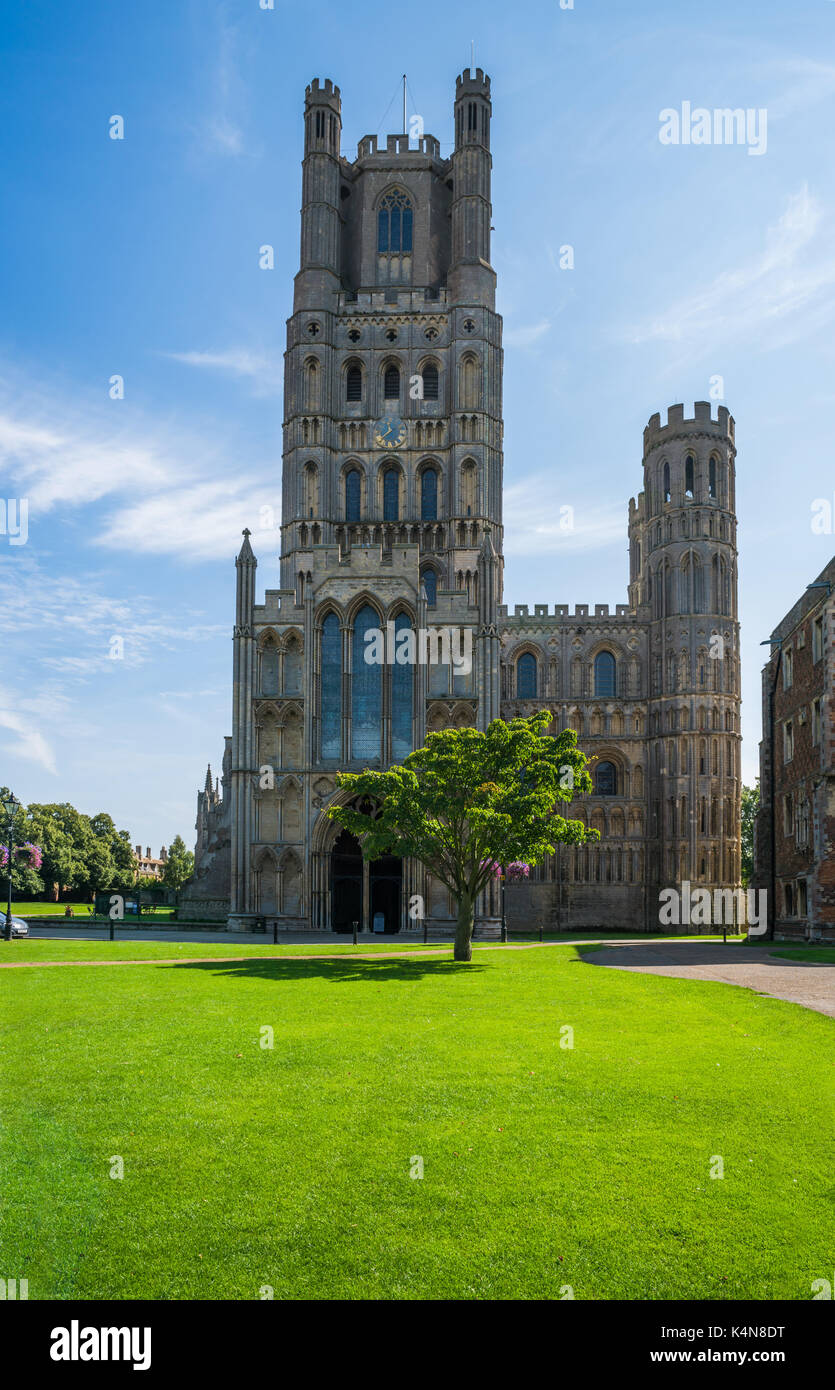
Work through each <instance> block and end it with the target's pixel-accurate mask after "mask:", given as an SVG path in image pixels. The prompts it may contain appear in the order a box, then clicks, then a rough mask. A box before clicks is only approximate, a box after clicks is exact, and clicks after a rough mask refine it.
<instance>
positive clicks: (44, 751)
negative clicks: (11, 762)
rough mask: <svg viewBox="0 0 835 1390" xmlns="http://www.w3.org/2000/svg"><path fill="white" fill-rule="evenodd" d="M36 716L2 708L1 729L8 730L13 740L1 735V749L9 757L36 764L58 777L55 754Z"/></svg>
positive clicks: (31, 712) (32, 713)
mask: <svg viewBox="0 0 835 1390" xmlns="http://www.w3.org/2000/svg"><path fill="white" fill-rule="evenodd" d="M35 721H36V715H35V714H34V712H33V711H32V710H29V712H28V713H17V712H16V711H15V710H11V709H8V708H3V707H0V729H5V730H7V731H8V732H9V733H10V734H12V735H13V736H15V737H13V738H12V739H11V740H9V739H6V738H3V737H2V735H0V747H2V748H3V751H4V753H5V754H6V755H7V756H12V757H17V758H20V759H22V760H23V761H24V762H27V763H36V764H37V765H38V766H39V767H42V768H43V769H44V770H45V771H46V772H50V773H52V774H53V775H54V776H56V775H57V772H58V769H57V767H56V766H55V754H54V752H53V750H52V748H51V746H50V745H49V743H47V740H46V738H45V737H44V735H43V734H42V733H41V731H40V729H39V728H38V727H37V724H36V722H35Z"/></svg>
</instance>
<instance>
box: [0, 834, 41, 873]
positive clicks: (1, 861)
mask: <svg viewBox="0 0 835 1390" xmlns="http://www.w3.org/2000/svg"><path fill="white" fill-rule="evenodd" d="M17 849H18V853H19V852H20V850H21V849H27V850H28V851H29V854H28V856H27V858H28V861H29V867H30V869H39V868H40V867H41V865H42V863H43V855H42V854H41V851H40V846H38V845H33V844H32V843H31V842H30V841H29V840H27V841H26V844H25V845H18V847H17ZM8 862H9V850H8V846H7V845H2V846H0V869H5V867H6V865H7V864H8Z"/></svg>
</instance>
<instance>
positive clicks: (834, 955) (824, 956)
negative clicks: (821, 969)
mask: <svg viewBox="0 0 835 1390" xmlns="http://www.w3.org/2000/svg"><path fill="white" fill-rule="evenodd" d="M771 954H772V955H774V956H785V958H786V959H787V960H805V961H808V962H809V963H810V964H815V965H835V950H833V948H832V947H831V946H829V947H826V946H793V947H792V948H791V950H790V951H780V950H772V953H771Z"/></svg>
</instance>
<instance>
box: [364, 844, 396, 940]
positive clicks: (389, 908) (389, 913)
mask: <svg viewBox="0 0 835 1390" xmlns="http://www.w3.org/2000/svg"><path fill="white" fill-rule="evenodd" d="M369 884H370V888H371V927H372V929H373V928H374V918H375V917H376V916H378V914H379V915H382V917H383V921H384V923H385V925H384V928H383V930H384V931H385V933H386V935H387V936H391V935H392V934H393V933H394V932H399V930H400V901H401V891H402V886H403V860H402V859H395V857H394V855H392V854H384V855H383V857H382V858H381V859H375V860H373V861H372V863H371V864H370V865H369Z"/></svg>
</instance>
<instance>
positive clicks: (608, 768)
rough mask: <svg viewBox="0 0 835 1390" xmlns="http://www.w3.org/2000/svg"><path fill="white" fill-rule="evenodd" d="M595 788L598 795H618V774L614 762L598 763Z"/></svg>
mask: <svg viewBox="0 0 835 1390" xmlns="http://www.w3.org/2000/svg"><path fill="white" fill-rule="evenodd" d="M594 790H595V793H596V794H597V796H616V795H617V790H618V774H617V768H616V767H615V765H614V763H598V764H597V767H596V768H595V770H594Z"/></svg>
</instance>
